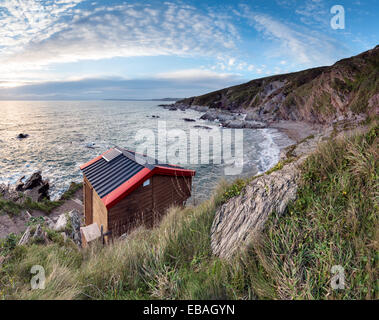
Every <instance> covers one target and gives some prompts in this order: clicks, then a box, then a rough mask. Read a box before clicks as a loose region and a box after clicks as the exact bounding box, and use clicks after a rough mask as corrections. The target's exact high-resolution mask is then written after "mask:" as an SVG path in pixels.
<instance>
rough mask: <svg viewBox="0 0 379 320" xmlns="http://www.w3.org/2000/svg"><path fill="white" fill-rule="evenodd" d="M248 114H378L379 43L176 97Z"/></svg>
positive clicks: (315, 118) (269, 117)
mask: <svg viewBox="0 0 379 320" xmlns="http://www.w3.org/2000/svg"><path fill="white" fill-rule="evenodd" d="M177 105H178V106H186V107H197V106H206V107H209V108H213V109H220V110H228V111H232V112H243V113H248V119H250V120H257V121H276V120H296V121H299V120H300V121H307V122H312V123H330V122H332V120H334V119H338V118H339V117H341V116H345V117H346V116H349V115H352V114H360V113H365V114H368V115H374V114H378V113H379V46H376V47H375V48H374V49H372V50H369V51H366V52H363V53H361V54H359V55H357V56H354V57H351V58H347V59H343V60H341V61H338V62H337V63H335V64H334V65H332V66H327V67H319V68H313V69H308V70H304V71H300V72H295V73H289V74H283V75H276V76H271V77H266V78H262V79H257V80H253V81H250V82H247V83H244V84H241V85H237V86H233V87H230V88H226V89H222V90H218V91H215V92H211V93H208V94H205V95H202V96H198V97H191V98H187V99H183V100H180V101H178V102H177Z"/></svg>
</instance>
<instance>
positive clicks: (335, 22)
mask: <svg viewBox="0 0 379 320" xmlns="http://www.w3.org/2000/svg"><path fill="white" fill-rule="evenodd" d="M330 13H331V14H334V16H333V17H332V19H331V20H330V26H331V27H332V29H334V30H338V29H345V8H344V7H343V6H341V5H339V4H338V5H334V6H333V7H331V8H330Z"/></svg>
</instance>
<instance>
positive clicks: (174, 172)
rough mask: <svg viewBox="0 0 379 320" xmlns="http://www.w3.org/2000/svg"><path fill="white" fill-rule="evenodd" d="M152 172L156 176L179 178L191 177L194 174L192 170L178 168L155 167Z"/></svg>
mask: <svg viewBox="0 0 379 320" xmlns="http://www.w3.org/2000/svg"><path fill="white" fill-rule="evenodd" d="M154 171H156V172H155V173H156V174H162V175H168V176H181V177H183V176H184V177H193V176H194V175H195V174H196V171H194V170H187V169H179V168H168V167H161V166H155V169H154Z"/></svg>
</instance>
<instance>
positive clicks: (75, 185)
mask: <svg viewBox="0 0 379 320" xmlns="http://www.w3.org/2000/svg"><path fill="white" fill-rule="evenodd" d="M82 188H83V183H76V182H71V184H70V187H69V188H68V190H67V191H66V192H65V193H64V194H63V195H62V196H61V198H60V200H70V199H71V198H72V197H73V196H74V195H75V193H76V192H77V191H78V190H80V189H82Z"/></svg>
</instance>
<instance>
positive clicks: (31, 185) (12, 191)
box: [0, 171, 50, 203]
mask: <svg viewBox="0 0 379 320" xmlns="http://www.w3.org/2000/svg"><path fill="white" fill-rule="evenodd" d="M24 179H25V177H24V176H23V177H22V178H20V179H19V180H18V182H17V183H16V184H15V185H5V184H1V185H0V195H1V196H2V197H3V198H4V199H6V200H11V201H13V202H17V203H23V202H24V201H25V200H26V199H27V198H31V199H32V200H33V201H35V202H38V201H43V200H44V199H48V200H49V199H50V195H49V189H50V185H49V182H48V181H47V180H43V178H42V175H41V172H40V171H37V172H35V173H33V174H32V175H31V176H30V177H29V179H27V180H26V182H23V180H24Z"/></svg>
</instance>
